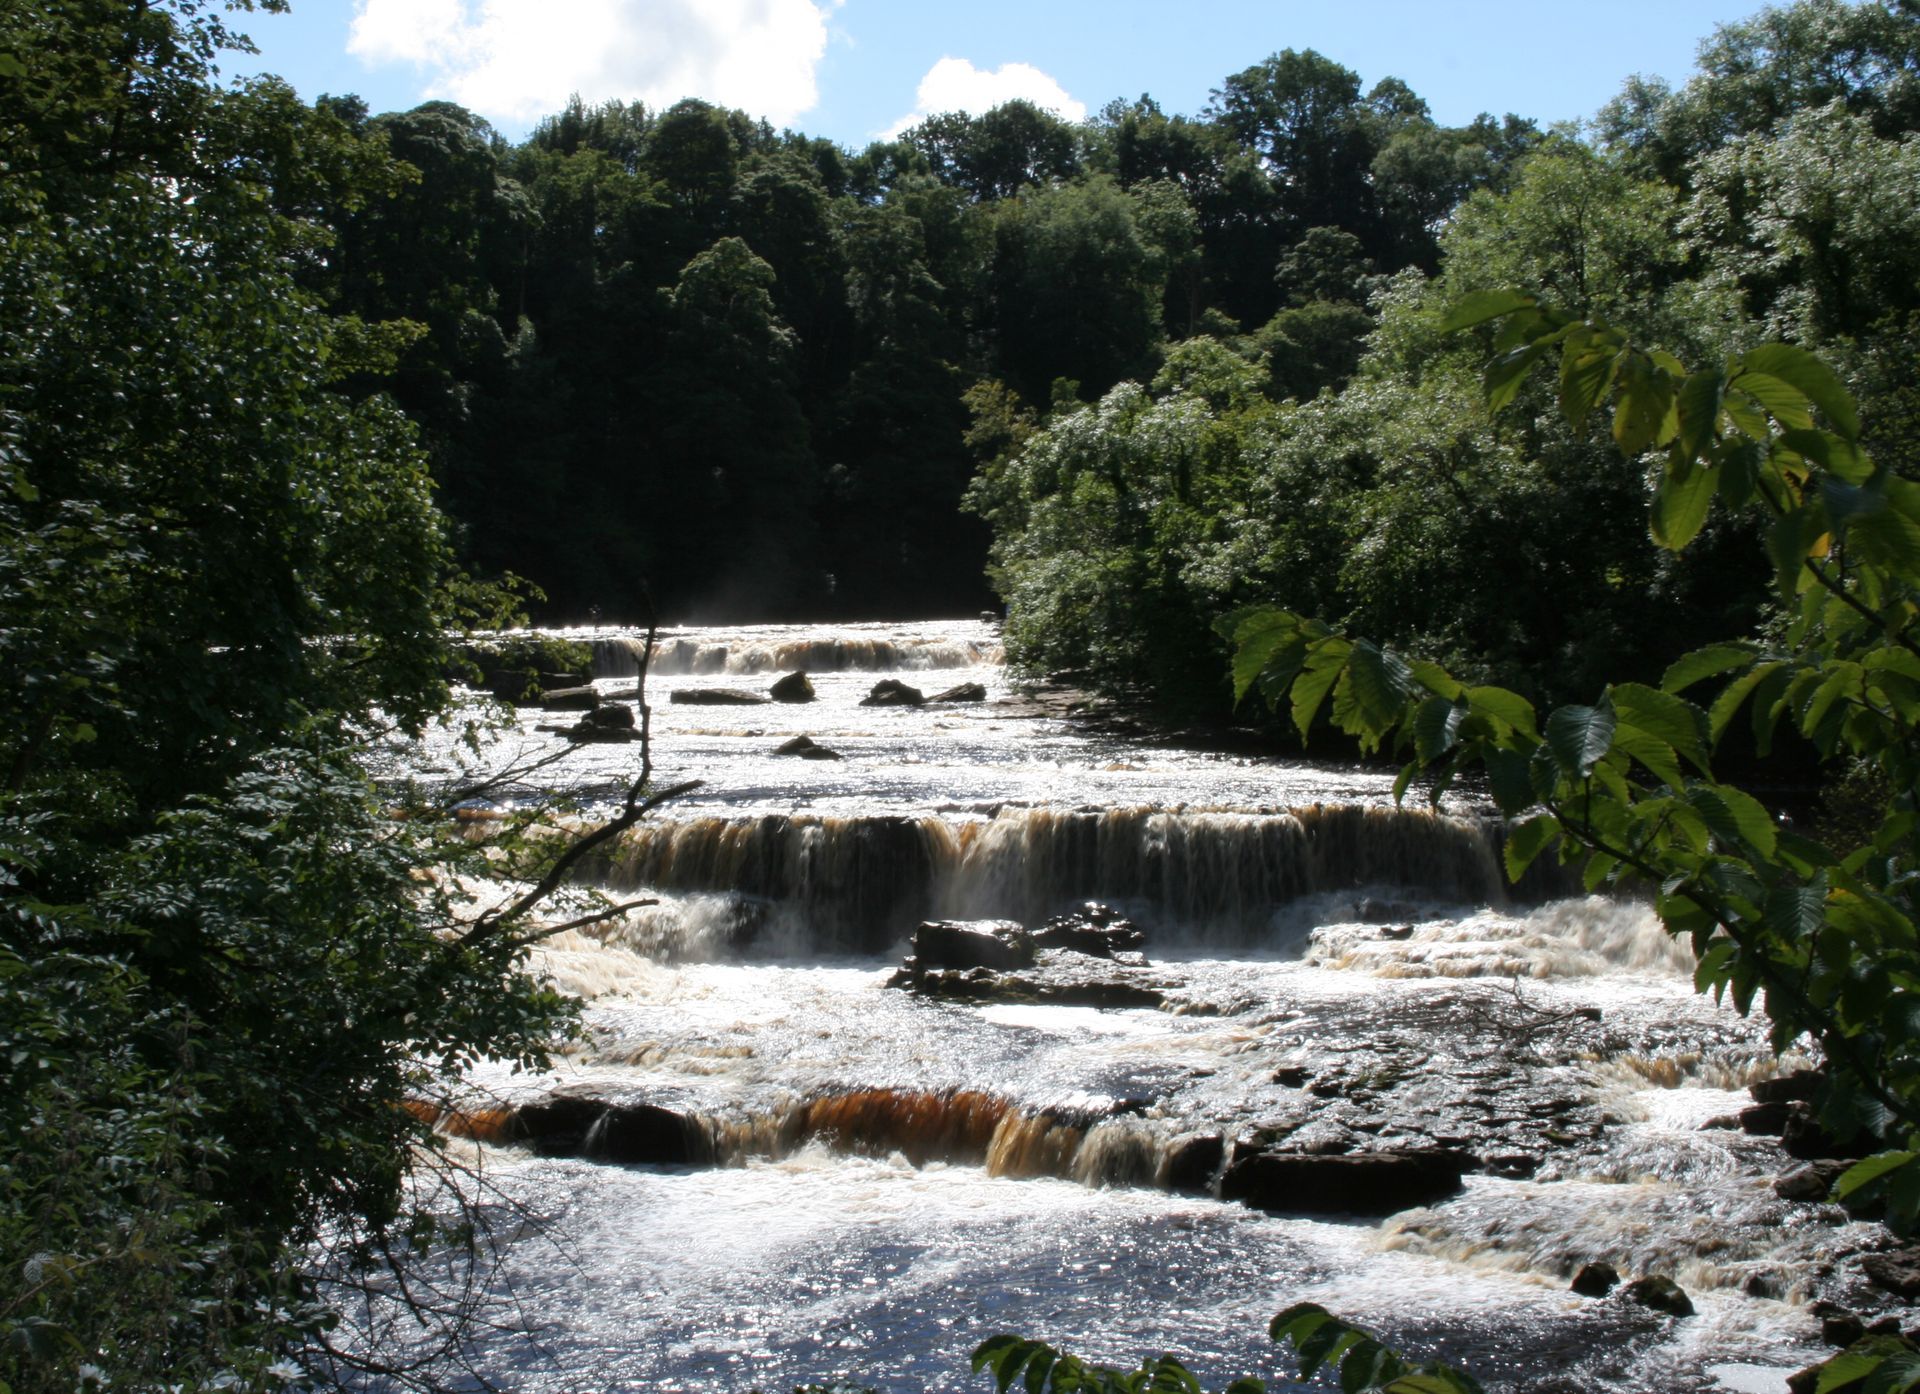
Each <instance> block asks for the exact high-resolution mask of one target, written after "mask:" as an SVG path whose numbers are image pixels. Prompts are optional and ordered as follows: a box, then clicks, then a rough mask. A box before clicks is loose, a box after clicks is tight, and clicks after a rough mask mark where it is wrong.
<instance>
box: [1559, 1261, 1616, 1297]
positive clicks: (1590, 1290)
mask: <svg viewBox="0 0 1920 1394" xmlns="http://www.w3.org/2000/svg"><path fill="white" fill-rule="evenodd" d="M1619 1285H1620V1270H1619V1269H1617V1268H1615V1267H1614V1266H1613V1265H1612V1264H1610V1263H1605V1262H1598V1263H1587V1264H1582V1265H1581V1266H1580V1271H1579V1272H1578V1273H1576V1274H1574V1275H1573V1282H1572V1283H1570V1284H1568V1287H1569V1288H1570V1289H1571V1290H1572V1291H1574V1292H1577V1293H1579V1294H1580V1295H1581V1296H1582V1297H1605V1296H1606V1295H1607V1294H1608V1293H1610V1292H1612V1291H1613V1290H1614V1289H1615V1288H1616V1287H1618V1286H1619Z"/></svg>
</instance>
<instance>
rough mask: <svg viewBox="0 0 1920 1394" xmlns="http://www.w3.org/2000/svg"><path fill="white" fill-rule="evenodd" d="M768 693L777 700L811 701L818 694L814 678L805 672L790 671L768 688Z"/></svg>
mask: <svg viewBox="0 0 1920 1394" xmlns="http://www.w3.org/2000/svg"><path fill="white" fill-rule="evenodd" d="M767 695H768V696H769V697H771V698H773V700H774V701H776V702H811V701H813V700H814V698H815V697H816V696H817V694H816V693H815V692H814V690H813V679H811V678H809V677H808V676H807V675H806V674H805V673H804V672H797V673H788V674H787V675H786V676H785V677H784V678H781V679H780V680H779V681H778V682H776V683H775V684H774V685H773V686H772V687H770V688H768V689H767Z"/></svg>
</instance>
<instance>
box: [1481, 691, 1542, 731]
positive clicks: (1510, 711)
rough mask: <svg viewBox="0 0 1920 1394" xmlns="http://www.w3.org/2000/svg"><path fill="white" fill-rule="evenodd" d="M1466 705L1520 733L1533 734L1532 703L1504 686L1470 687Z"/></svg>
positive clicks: (1533, 717)
mask: <svg viewBox="0 0 1920 1394" xmlns="http://www.w3.org/2000/svg"><path fill="white" fill-rule="evenodd" d="M1467 705H1468V706H1469V707H1471V708H1472V709H1473V710H1474V711H1476V712H1479V713H1481V714H1483V715H1485V716H1490V717H1492V718H1494V720H1496V721H1498V722H1500V723H1501V724H1502V725H1503V726H1506V727H1509V728H1510V729H1512V730H1515V731H1518V732H1520V733H1521V734H1522V735H1526V736H1531V735H1533V734H1535V726H1534V722H1535V720H1536V718H1535V716H1534V710H1533V703H1531V702H1529V701H1528V700H1527V699H1526V698H1524V697H1522V696H1521V695H1520V694H1519V693H1517V692H1509V691H1508V690H1507V689H1506V688H1504V687H1470V688H1468V689H1467Z"/></svg>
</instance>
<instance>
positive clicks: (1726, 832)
mask: <svg viewBox="0 0 1920 1394" xmlns="http://www.w3.org/2000/svg"><path fill="white" fill-rule="evenodd" d="M1687 802H1688V803H1689V804H1690V805H1691V806H1692V807H1693V809H1694V811H1695V812H1696V813H1698V814H1699V815H1700V816H1701V818H1702V819H1704V820H1705V821H1706V824H1707V827H1708V828H1710V829H1711V830H1712V831H1713V835H1714V836H1715V837H1716V838H1718V839H1719V840H1720V843H1721V845H1722V846H1724V847H1729V848H1733V847H1740V846H1747V847H1751V848H1752V849H1753V850H1754V851H1756V852H1758V853H1759V854H1760V855H1761V856H1762V857H1770V856H1772V855H1773V848H1774V840H1775V838H1776V836H1777V831H1778V830H1777V829H1776V828H1775V827H1774V825H1773V816H1772V815H1771V814H1769V813H1768V812H1767V810H1766V809H1765V808H1763V807H1762V806H1761V804H1760V801H1759V800H1758V799H1756V798H1754V797H1753V795H1751V794H1749V793H1747V792H1746V791H1745V790H1743V789H1736V788H1734V787H1733V786H1732V785H1730V784H1696V785H1695V786H1694V787H1693V788H1691V789H1689V790H1688V791H1687Z"/></svg>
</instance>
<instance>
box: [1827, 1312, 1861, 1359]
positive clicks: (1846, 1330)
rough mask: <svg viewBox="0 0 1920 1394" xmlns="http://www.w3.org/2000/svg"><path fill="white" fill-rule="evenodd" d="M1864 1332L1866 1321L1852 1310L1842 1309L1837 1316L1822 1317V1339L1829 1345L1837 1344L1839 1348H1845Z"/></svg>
mask: <svg viewBox="0 0 1920 1394" xmlns="http://www.w3.org/2000/svg"><path fill="white" fill-rule="evenodd" d="M1864 1334H1866V1323H1864V1321H1860V1319H1859V1317H1857V1315H1853V1313H1851V1311H1841V1313H1839V1315H1837V1317H1822V1319H1820V1340H1822V1342H1824V1344H1828V1346H1837V1348H1839V1350H1845V1348H1847V1346H1851V1344H1853V1342H1855V1340H1859V1338H1860V1336H1864Z"/></svg>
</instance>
